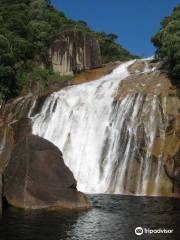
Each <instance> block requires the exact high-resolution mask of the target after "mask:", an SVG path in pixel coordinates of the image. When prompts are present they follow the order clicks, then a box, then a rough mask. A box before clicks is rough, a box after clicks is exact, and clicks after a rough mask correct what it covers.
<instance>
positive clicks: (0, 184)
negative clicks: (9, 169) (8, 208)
mask: <svg viewBox="0 0 180 240" xmlns="http://www.w3.org/2000/svg"><path fill="white" fill-rule="evenodd" d="M2 194H3V193H2V175H1V173H0V216H1V214H2Z"/></svg>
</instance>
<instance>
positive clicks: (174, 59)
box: [152, 5, 180, 83]
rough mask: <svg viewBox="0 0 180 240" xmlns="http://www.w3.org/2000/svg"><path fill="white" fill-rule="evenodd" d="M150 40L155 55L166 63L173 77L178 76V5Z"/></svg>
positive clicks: (179, 43)
mask: <svg viewBox="0 0 180 240" xmlns="http://www.w3.org/2000/svg"><path fill="white" fill-rule="evenodd" d="M152 42H153V43H154V45H155V46H156V47H157V57H158V58H160V59H163V60H165V62H166V63H167V64H168V70H169V71H170V74H171V76H172V77H173V79H175V80H176V83H177V80H178V78H180V5H178V6H177V7H176V8H175V9H174V11H173V13H172V15H171V16H169V17H165V18H164V19H163V21H162V22H161V29H160V31H159V32H158V33H156V34H155V35H154V36H153V38H152Z"/></svg>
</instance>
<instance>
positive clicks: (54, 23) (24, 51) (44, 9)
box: [0, 0, 133, 99]
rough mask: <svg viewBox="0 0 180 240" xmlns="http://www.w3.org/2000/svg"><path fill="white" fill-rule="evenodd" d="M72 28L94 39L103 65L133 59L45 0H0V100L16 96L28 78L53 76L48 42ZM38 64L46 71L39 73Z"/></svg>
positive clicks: (111, 39)
mask: <svg viewBox="0 0 180 240" xmlns="http://www.w3.org/2000/svg"><path fill="white" fill-rule="evenodd" d="M72 29H73V30H81V31H86V32H90V33H92V34H94V36H96V38H97V39H98V40H99V42H100V47H101V51H102V58H103V62H104V63H107V62H110V61H116V60H127V59H131V58H133V56H132V55H131V54H130V53H129V52H128V51H127V50H125V49H124V48H122V47H121V46H120V45H119V44H117V43H116V39H117V36H116V35H114V34H106V33H97V32H93V31H92V30H91V29H89V27H88V26H87V24H86V22H84V21H72V20H71V19H68V18H67V17H66V16H65V15H64V13H62V12H59V11H57V10H56V9H55V8H54V7H53V6H51V4H50V1H48V0H0V98H5V99H8V98H9V97H12V96H14V95H17V94H19V92H20V91H21V89H22V87H23V86H24V84H25V83H26V82H27V81H28V79H29V78H31V77H35V80H37V81H38V80H39V79H46V80H47V78H48V79H49V80H48V81H50V80H51V79H52V78H55V77H57V75H55V74H54V73H53V72H52V69H51V64H50V61H49V53H48V47H49V42H50V39H52V37H53V36H56V35H57V34H59V33H60V32H63V31H65V30H72ZM38 62H43V63H44V65H45V68H46V69H45V70H39V69H38V67H39V66H38ZM48 73H49V74H48ZM46 74H47V75H46ZM45 75H46V76H45ZM53 75H54V76H53Z"/></svg>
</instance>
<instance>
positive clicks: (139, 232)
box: [135, 227, 143, 236]
mask: <svg viewBox="0 0 180 240" xmlns="http://www.w3.org/2000/svg"><path fill="white" fill-rule="evenodd" d="M135 234H136V235H138V236H140V235H142V234H143V228H142V227H137V228H136V229H135Z"/></svg>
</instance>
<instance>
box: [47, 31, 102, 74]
mask: <svg viewBox="0 0 180 240" xmlns="http://www.w3.org/2000/svg"><path fill="white" fill-rule="evenodd" d="M49 52H50V56H51V60H52V65H53V69H54V71H55V72H57V73H60V74H62V75H73V73H76V72H78V71H81V70H85V69H92V68H97V67H100V66H101V53H100V47H99V44H98V42H97V40H96V39H95V38H94V37H93V36H92V35H90V34H88V33H84V32H80V31H66V32H64V33H61V34H60V35H59V37H56V38H55V39H54V40H53V41H52V43H51V44H50V50H49Z"/></svg>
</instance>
